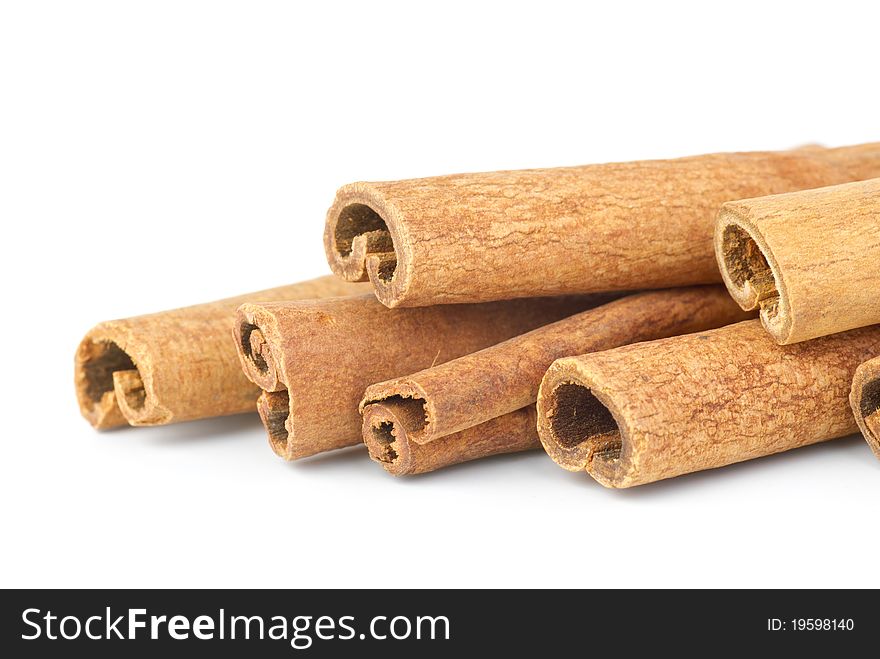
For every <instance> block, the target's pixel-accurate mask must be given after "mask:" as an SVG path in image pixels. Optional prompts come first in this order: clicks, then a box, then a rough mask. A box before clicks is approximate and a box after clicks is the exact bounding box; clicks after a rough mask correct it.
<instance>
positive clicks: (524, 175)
mask: <svg viewBox="0 0 880 659" xmlns="http://www.w3.org/2000/svg"><path fill="white" fill-rule="evenodd" d="M876 176H880V143H876V144H864V145H859V146H852V147H843V148H838V149H823V148H820V147H808V148H802V149H797V150H794V151H787V152H753V153H721V154H712V155H704V156H695V157H690V158H680V159H675V160H653V161H640V162H628V163H613V164H604V165H587V166H582V167H563V168H557V169H533V170H522V171H505V172H489V173H482V174H456V175H451V176H438V177H434V178H423V179H415V180H406V181H392V182H384V183H353V184H349V185H346V186H344V187H342V188H341V189H340V190H339V191H338V192H337V195H336V199H335V201H334V202H333V205H332V206H331V208H330V210H329V211H328V214H327V223H326V229H325V233H324V246H325V250H326V252H327V258H328V260H329V262H330V265H331V268H332V269H333V271H334V272H336V273H337V274H339V275H341V276H343V277H345V278H346V279H348V280H349V281H366V280H368V279H369V280H370V281H371V282H372V283H373V286H374V288H375V292H376V295H377V297H378V299H379V300H380V301H381V302H382V303H383V304H385V305H386V306H389V307H397V306H407V307H413V306H429V305H434V304H452V303H463V302H484V301H488V300H498V299H508V298H516V297H536V296H542V295H559V294H570V293H584V292H592V291H609V290H634V289H645V288H668V287H673V286H687V285H692V284H707V283H715V282H720V276H719V273H718V267H717V265H716V263H715V258H714V253H713V249H712V233H713V228H714V220H715V216H716V214H717V211H718V208H719V207H720V206H721V204H722V203H724V202H725V201H729V200H732V199H745V198H750V197H757V196H761V195H768V194H777V193H782V192H790V191H793V190H802V189H805V188H815V187H821V186H824V185H834V184H837V183H845V182H848V181H854V180H861V179H866V178H871V177H876Z"/></svg>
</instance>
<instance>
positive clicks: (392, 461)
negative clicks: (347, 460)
mask: <svg viewBox="0 0 880 659" xmlns="http://www.w3.org/2000/svg"><path fill="white" fill-rule="evenodd" d="M419 416H420V413H419V412H418V410H415V409H414V408H413V406H412V405H407V404H406V403H404V402H403V401H400V400H386V401H383V402H382V403H377V404H372V405H367V406H366V407H365V408H364V409H363V419H364V421H363V424H364V425H363V435H364V444H366V446H367V450H368V451H369V453H370V457H371V458H372V459H373V460H374V461H375V462H378V463H379V464H380V465H382V467H383V468H384V469H385V471H387V472H388V473H389V474H392V475H394V476H406V475H408V474H413V473H416V472H415V461H414V460H413V453H412V450H411V449H410V439H411V438H410V437H409V434H408V431H407V427H412V426H413V425H417V423H418V417H419Z"/></svg>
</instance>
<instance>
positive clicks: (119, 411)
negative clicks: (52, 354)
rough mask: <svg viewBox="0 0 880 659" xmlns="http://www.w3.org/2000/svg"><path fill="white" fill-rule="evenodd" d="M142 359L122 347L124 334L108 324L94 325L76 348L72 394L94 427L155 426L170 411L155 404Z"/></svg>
mask: <svg viewBox="0 0 880 659" xmlns="http://www.w3.org/2000/svg"><path fill="white" fill-rule="evenodd" d="M149 376H150V374H149V371H148V370H147V369H146V359H143V358H142V356H141V355H137V354H134V352H133V351H132V350H130V349H129V350H127V349H126V337H125V335H124V333H117V332H114V330H113V328H112V326H111V325H110V324H102V325H97V326H96V327H94V328H93V329H92V330H91V331H90V332H89V333H88V334H86V336H85V338H84V339H83V340H82V341H81V342H80V344H79V347H78V348H77V351H76V358H75V364H74V378H75V387H76V397H77V402H78V403H79V408H80V412H81V413H82V415H83V417H85V419H86V420H87V421H88V422H89V423H90V424H91V425H92V426H93V427H94V428H96V429H97V430H108V429H110V428H118V427H120V426H126V425H133V426H138V425H158V424H162V423H166V422H168V421H169V420H170V418H171V414H170V412H169V411H168V410H166V409H164V408H162V407H161V406H160V405H158V404H157V403H156V397H155V395H154V394H153V391H152V387H151V385H150V382H151V378H150V377H149Z"/></svg>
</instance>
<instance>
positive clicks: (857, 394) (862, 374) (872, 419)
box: [849, 352, 880, 459]
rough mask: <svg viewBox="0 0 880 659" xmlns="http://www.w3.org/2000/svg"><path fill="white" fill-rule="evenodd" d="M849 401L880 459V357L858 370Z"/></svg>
mask: <svg viewBox="0 0 880 659" xmlns="http://www.w3.org/2000/svg"><path fill="white" fill-rule="evenodd" d="M877 354H880V352H878V353H877ZM849 401H850V405H851V406H852V411H853V414H855V417H856V421H857V422H858V424H859V429H860V430H861V431H862V434H863V435H864V436H865V440H867V442H868V446H870V447H871V450H872V451H874V455H876V456H877V458H878V459H880V357H875V358H874V359H872V360H870V361H867V362H865V363H864V364H862V365H861V366H859V368H858V370H856V374H855V377H853V385H852V390H851V391H850V395H849Z"/></svg>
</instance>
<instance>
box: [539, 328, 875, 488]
mask: <svg viewBox="0 0 880 659" xmlns="http://www.w3.org/2000/svg"><path fill="white" fill-rule="evenodd" d="M878 352H880V327H878V326H872V327H866V328H861V329H856V330H850V331H849V332H844V333H841V334H834V335H832V336H827V337H823V338H820V339H815V340H813V341H807V342H804V343H798V344H795V345H790V346H778V345H777V344H776V343H775V342H774V341H773V339H772V338H771V337H770V336H769V334H767V332H765V331H764V329H763V328H762V327H761V323H760V321H758V320H750V321H745V322H742V323H737V324H736V325H729V326H727V327H723V328H721V329H716V330H710V331H708V332H702V333H699V334H691V335H687V336H680V337H674V338H670V339H661V340H659V341H651V342H648V343H640V344H636V345H631V346H624V347H621V348H615V349H614V350H608V351H605V352H599V353H594V354H591V355H583V356H580V357H569V358H565V359H560V360H557V361H556V362H554V363H553V365H552V366H551V367H550V369H549V370H548V371H547V375H546V376H545V377H544V380H543V382H542V383H541V390H540V392H539V395H538V433H539V435H540V437H541V442H542V443H543V445H544V448H545V449H546V451H547V453H548V454H549V455H550V457H552V458H553V460H555V461H556V462H557V463H558V464H559V465H561V466H563V467H564V468H566V469H569V470H571V471H582V470H586V471H587V472H588V473H589V474H590V475H591V476H592V477H593V478H595V479H596V480H597V481H599V482H600V483H601V484H602V485H605V486H606V487H631V486H633V485H642V484H644V483H650V482H653V481H658V480H661V479H664V478H672V477H673V476H679V475H681V474H686V473H690V472H693V471H699V470H701V469H712V468H714V467H721V466H724V465H728V464H732V463H734V462H741V461H743V460H750V459H752V458H757V457H761V456H764V455H770V454H773V453H779V452H780V451H787V450H789V449H793V448H797V447H799V446H805V445H807V444H813V443H816V442H821V441H825V440H829V439H834V438H836V437H842V436H844V435H848V434H851V433H853V432H855V430H856V423H855V421H854V419H853V415H852V411H851V410H850V408H849V402H848V395H849V390H850V384H851V383H852V379H853V373H854V372H855V370H856V368H857V367H858V365H859V364H861V363H862V362H863V361H865V360H866V359H867V358H869V357H870V356H871V355H876V354H878Z"/></svg>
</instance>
